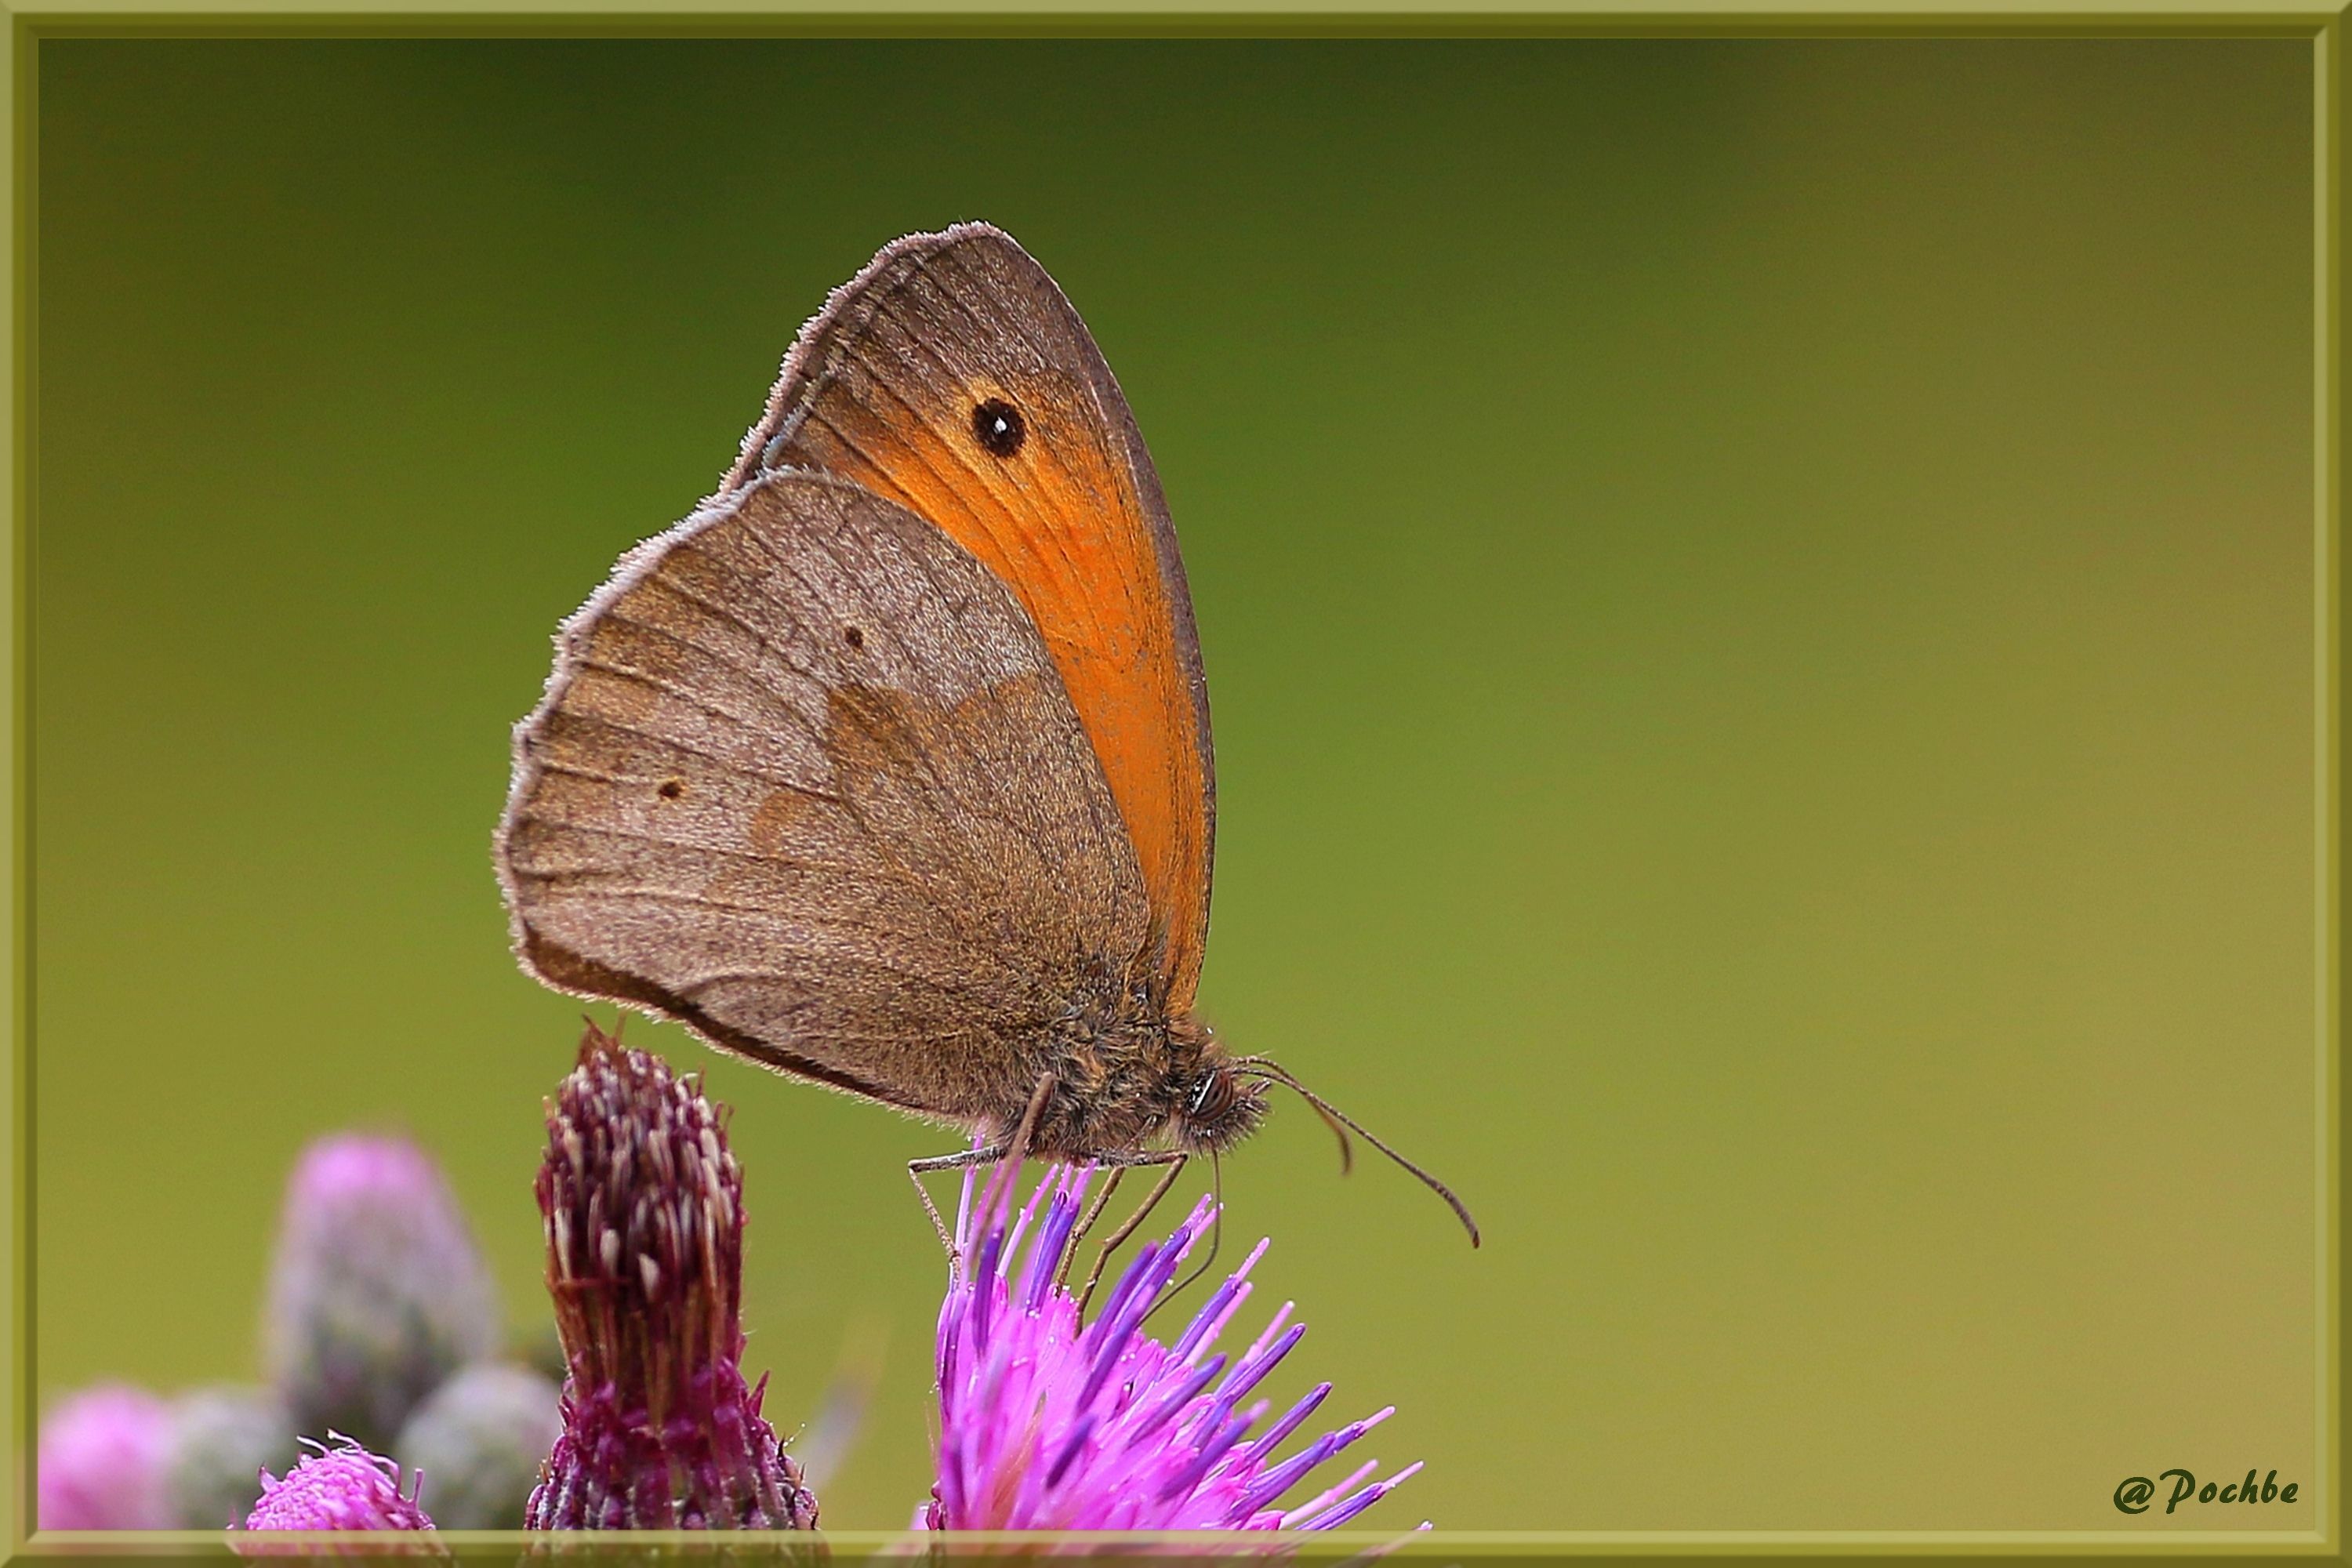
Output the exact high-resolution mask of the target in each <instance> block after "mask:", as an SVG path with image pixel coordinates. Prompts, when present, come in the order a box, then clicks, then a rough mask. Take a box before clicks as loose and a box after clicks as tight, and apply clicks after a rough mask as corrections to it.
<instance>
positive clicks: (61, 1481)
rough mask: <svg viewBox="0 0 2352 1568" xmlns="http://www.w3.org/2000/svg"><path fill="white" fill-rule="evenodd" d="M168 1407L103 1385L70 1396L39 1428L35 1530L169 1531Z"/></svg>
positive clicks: (129, 1390) (123, 1388)
mask: <svg viewBox="0 0 2352 1568" xmlns="http://www.w3.org/2000/svg"><path fill="white" fill-rule="evenodd" d="M171 1442H172V1412H171V1407H170V1406H168V1405H165V1404H164V1403H163V1401H162V1400H160V1399H157V1398H156V1397H154V1396H153V1395H152V1394H146V1393H142V1391H140V1390H139V1389H136V1388H131V1387H127V1386H124V1385H122V1384H105V1385H102V1386H100V1387H97V1388H92V1389H89V1390H86V1391H84V1392H83V1393H80V1394H76V1395H74V1396H73V1397H72V1398H70V1399H68V1400H67V1401H65V1402H64V1403H63V1404H61V1405H58V1407H57V1408H56V1409H54V1410H52V1411H50V1412H49V1415H48V1418H47V1420H45V1421H43V1422H42V1423H41V1447H40V1453H39V1456H38V1458H37V1461H36V1479H37V1501H36V1504H35V1510H36V1511H35V1514H34V1526H35V1528H36V1529H39V1530H168V1529H170V1528H171V1526H172V1512H171V1503H170V1499H169V1494H168V1492H167V1491H166V1489H165V1486H164V1474H163V1472H164V1465H165V1462H166V1459H167V1458H168V1457H169V1455H170V1452H171Z"/></svg>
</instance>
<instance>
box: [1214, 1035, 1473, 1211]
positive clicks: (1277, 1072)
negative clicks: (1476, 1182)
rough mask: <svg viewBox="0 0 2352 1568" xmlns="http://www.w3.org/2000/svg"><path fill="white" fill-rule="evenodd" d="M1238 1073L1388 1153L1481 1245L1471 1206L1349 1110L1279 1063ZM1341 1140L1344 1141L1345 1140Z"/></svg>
mask: <svg viewBox="0 0 2352 1568" xmlns="http://www.w3.org/2000/svg"><path fill="white" fill-rule="evenodd" d="M1237 1070H1239V1071H1240V1072H1242V1073H1243V1074H1244V1075H1246V1076H1248V1077H1252V1078H1262V1079H1266V1080H1268V1081H1269V1082H1272V1083H1278V1084H1280V1085H1282V1087H1283V1088H1285V1089H1289V1090H1290V1091H1291V1092H1292V1093H1294V1094H1296V1095H1297V1096H1298V1097H1299V1098H1300V1099H1301V1100H1305V1101H1306V1102H1307V1104H1309V1105H1311V1106H1313V1107H1314V1108H1315V1109H1316V1110H1317V1111H1318V1113H1319V1114H1320V1115H1321V1116H1322V1118H1323V1120H1324V1121H1327V1122H1330V1121H1337V1122H1340V1123H1342V1124H1344V1125H1345V1126H1347V1127H1348V1128H1349V1130H1350V1131H1354V1132H1355V1133H1357V1134H1358V1135H1359V1136H1360V1137H1361V1138H1362V1139H1363V1141H1364V1142H1367V1143H1370V1145H1371V1146H1372V1147H1373V1148H1375V1149H1378V1150H1379V1151H1380V1152H1381V1153H1383V1154H1386V1155H1387V1156H1388V1157H1389V1158H1390V1159H1391V1160H1393V1161H1395V1162H1396V1163H1398V1164H1399V1165H1401V1166H1402V1167H1403V1168H1404V1170H1405V1171H1407V1172H1408V1173H1411V1174H1412V1176H1413V1177H1415V1178H1416V1179H1417V1180H1419V1182H1420V1183H1421V1184H1422V1185H1423V1186H1424V1187H1427V1188H1428V1189H1429V1190H1430V1191H1431V1192H1433V1193H1435V1194H1437V1195H1438V1196H1439V1197H1441V1198H1444V1200H1445V1203H1446V1206H1447V1207H1449V1208H1451V1209H1452V1210H1453V1211H1454V1217H1455V1218H1456V1219H1459V1220H1460V1221H1461V1222H1462V1228H1463V1229H1465V1230H1466V1231H1468V1232H1469V1233H1470V1245H1471V1246H1473V1247H1475V1246H1477V1245H1478V1222H1477V1221H1476V1220H1475V1219H1473V1218H1471V1217H1470V1208H1469V1205H1466V1204H1465V1203H1464V1202H1463V1201H1462V1200H1461V1199H1460V1198H1457V1197H1455V1196H1454V1189H1453V1188H1452V1187H1449V1186H1447V1185H1446V1184H1444V1182H1441V1181H1439V1180H1438V1179H1437V1178H1436V1177H1435V1176H1433V1175H1431V1174H1430V1173H1428V1172H1427V1171H1424V1170H1423V1169H1422V1168H1421V1167H1420V1166H1419V1165H1416V1164H1414V1163H1412V1161H1410V1160H1408V1159H1406V1158H1405V1157H1404V1156H1403V1155H1402V1154H1400V1153H1398V1152H1396V1151H1395V1150H1393V1149H1391V1148H1390V1147H1389V1146H1388V1145H1387V1144H1385V1143H1383V1142H1381V1141H1380V1139H1379V1138H1378V1137H1377V1136H1375V1135H1374V1134H1373V1133H1372V1132H1370V1131H1369V1130H1367V1129H1366V1128H1365V1126H1364V1124H1363V1123H1362V1122H1360V1121H1357V1120H1356V1119H1355V1118H1354V1117H1352V1116H1350V1115H1349V1114H1348V1113H1347V1112H1346V1111H1344V1110H1340V1109H1339V1107H1338V1106H1336V1105H1334V1104H1332V1103H1331V1102H1330V1101H1329V1100H1326V1099H1324V1098H1323V1097H1322V1096H1321V1095H1319V1094H1318V1093H1316V1092H1315V1091H1314V1090H1313V1089H1309V1088H1307V1086H1306V1085H1305V1084H1303V1083H1301V1082H1299V1081H1298V1080H1297V1079H1295V1078H1293V1077H1291V1076H1290V1074H1289V1072H1288V1070H1287V1069H1286V1068H1282V1067H1280V1066H1278V1065H1276V1063H1273V1062H1270V1061H1267V1060H1265V1058H1251V1060H1250V1061H1249V1062H1248V1063H1247V1064H1246V1065H1244V1066H1242V1067H1240V1068H1238V1069H1237ZM1342 1141H1343V1142H1344V1137H1343V1140H1342Z"/></svg>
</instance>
